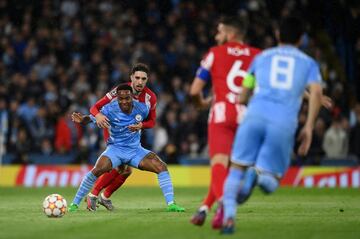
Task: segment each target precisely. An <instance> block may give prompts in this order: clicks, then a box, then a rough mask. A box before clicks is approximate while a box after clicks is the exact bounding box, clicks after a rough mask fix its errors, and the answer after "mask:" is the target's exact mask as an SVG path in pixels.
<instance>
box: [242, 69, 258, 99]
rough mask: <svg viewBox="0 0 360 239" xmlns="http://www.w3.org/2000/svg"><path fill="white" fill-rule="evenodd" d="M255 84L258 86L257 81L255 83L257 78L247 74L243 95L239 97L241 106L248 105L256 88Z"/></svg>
mask: <svg viewBox="0 0 360 239" xmlns="http://www.w3.org/2000/svg"><path fill="white" fill-rule="evenodd" d="M255 84H256V81H255V76H253V75H252V74H247V75H246V76H245V78H244V81H243V84H242V86H243V89H242V91H241V94H240V96H239V103H240V104H247V103H248V101H249V99H250V97H251V95H252V93H253V90H254V88H255Z"/></svg>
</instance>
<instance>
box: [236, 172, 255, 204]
mask: <svg viewBox="0 0 360 239" xmlns="http://www.w3.org/2000/svg"><path fill="white" fill-rule="evenodd" d="M256 179H257V172H256V170H255V168H254V167H249V168H248V169H247V170H246V171H245V174H244V180H243V184H242V185H241V188H240V191H239V193H238V195H237V198H236V201H237V203H238V204H243V203H244V202H246V200H247V199H248V198H249V197H250V194H251V193H252V190H253V188H254V187H255V185H256Z"/></svg>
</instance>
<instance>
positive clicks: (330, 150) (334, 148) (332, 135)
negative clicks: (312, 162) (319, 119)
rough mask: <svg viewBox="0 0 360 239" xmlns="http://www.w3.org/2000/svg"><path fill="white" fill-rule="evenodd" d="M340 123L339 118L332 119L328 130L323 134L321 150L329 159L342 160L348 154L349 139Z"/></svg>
mask: <svg viewBox="0 0 360 239" xmlns="http://www.w3.org/2000/svg"><path fill="white" fill-rule="evenodd" d="M341 123H342V119H341V118H340V117H337V118H334V119H333V122H332V124H331V126H330V128H329V129H328V130H326V132H325V136H324V142H323V149H324V151H325V155H326V157H327V158H329V159H344V158H345V157H346V155H347V153H348V148H349V145H348V144H349V139H348V135H347V132H346V131H345V129H343V128H342V124H341Z"/></svg>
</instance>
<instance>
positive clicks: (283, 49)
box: [248, 45, 321, 128]
mask: <svg viewBox="0 0 360 239" xmlns="http://www.w3.org/2000/svg"><path fill="white" fill-rule="evenodd" d="M249 73H251V74H253V75H254V76H255V79H256V88H255V91H254V95H253V97H252V98H251V100H250V103H249V107H248V114H249V115H259V116H261V117H264V118H266V119H269V120H271V121H273V122H274V123H280V124H282V125H284V124H285V125H287V126H288V127H290V128H295V127H296V126H297V115H298V112H299V109H300V105H301V101H302V96H303V94H304V90H305V88H306V87H307V86H308V85H309V84H311V83H320V82H321V75H320V70H319V67H318V65H317V64H316V62H315V61H314V60H313V59H312V58H311V57H309V56H307V55H306V54H304V53H303V52H301V51H300V50H299V49H297V48H295V47H293V46H290V45H285V46H279V47H275V48H270V49H268V50H265V51H264V52H262V53H261V54H259V55H258V56H257V57H256V58H255V59H254V61H253V62H252V64H251V66H250V68H249Z"/></svg>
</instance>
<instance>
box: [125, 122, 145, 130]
mask: <svg viewBox="0 0 360 239" xmlns="http://www.w3.org/2000/svg"><path fill="white" fill-rule="evenodd" d="M128 128H129V130H130V131H131V132H135V131H138V130H141V129H142V123H141V122H140V123H137V124H132V125H129V126H128Z"/></svg>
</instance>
